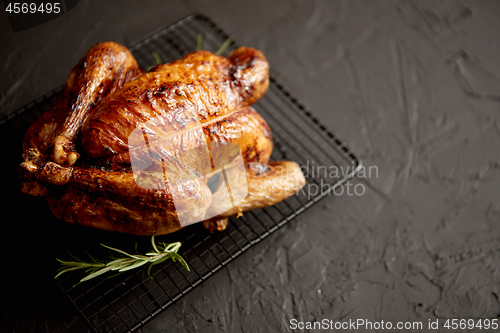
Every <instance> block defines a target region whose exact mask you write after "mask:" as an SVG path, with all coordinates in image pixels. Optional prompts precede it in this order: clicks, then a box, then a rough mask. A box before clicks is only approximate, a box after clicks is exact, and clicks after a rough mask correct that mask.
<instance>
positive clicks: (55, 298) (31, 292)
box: [0, 0, 500, 332]
mask: <svg viewBox="0 0 500 333" xmlns="http://www.w3.org/2000/svg"><path fill="white" fill-rule="evenodd" d="M193 12H200V13H204V14H206V15H207V16H209V17H210V18H212V19H213V20H214V21H215V22H216V23H218V24H219V25H220V26H221V27H222V28H223V29H224V30H226V31H227V32H228V33H229V34H230V35H231V36H233V37H234V38H235V39H236V40H237V41H238V43H239V44H241V45H248V46H253V47H256V48H259V49H261V50H262V51H263V52H264V54H265V55H266V56H267V57H268V59H269V61H270V63H271V66H272V67H273V68H274V69H275V70H277V72H278V73H279V76H280V77H279V79H280V80H281V81H282V82H283V83H284V85H285V86H286V87H287V88H288V89H289V90H290V91H291V92H292V93H293V94H294V95H295V96H297V97H298V99H299V100H300V101H301V102H302V103H303V104H305V105H306V106H307V107H308V108H309V109H311V110H312V111H313V113H314V114H315V115H316V116H317V117H318V118H319V119H320V120H321V121H322V122H323V123H324V124H325V125H327V127H328V128H329V129H330V130H331V131H332V132H333V133H335V134H336V135H337V136H338V137H339V138H341V139H342V140H344V141H345V142H346V143H347V145H348V146H349V147H350V148H352V150H353V151H354V152H355V153H356V154H357V155H358V156H359V157H360V158H361V160H362V161H363V163H364V165H365V166H376V167H377V168H378V175H375V174H373V173H372V177H371V178H362V179H355V180H354V183H353V184H363V185H364V186H365V187H366V193H365V194H364V195H362V196H347V195H344V196H335V195H332V196H330V197H327V198H325V199H324V200H322V201H321V202H320V203H319V204H317V205H316V206H314V207H313V208H312V209H310V210H308V211H307V212H306V213H304V214H302V215H301V216H300V217H298V218H297V219H295V220H294V221H292V222H291V223H289V224H288V225H287V226H286V227H285V228H283V229H281V230H280V231H278V232H277V233H276V234H274V235H272V236H271V237H270V238H268V239H266V240H265V241H264V242H262V243H260V244H259V245H257V246H256V247H255V248H253V249H251V250H250V251H249V252H248V253H246V254H244V255H243V256H241V257H240V258H238V259H237V260H236V261H235V262H233V263H231V264H230V265H229V266H228V267H226V268H225V269H223V270H222V271H220V272H219V273H217V274H216V275H215V276H213V277H212V278H210V279H209V280H208V281H206V282H205V283H203V284H202V285H201V286H199V287H197V288H196V289H195V290H194V291H192V292H191V293H189V294H188V295H187V296H185V297H184V298H182V299H181V300H180V301H179V302H177V303H176V304H175V305H173V306H172V307H171V308H169V309H168V310H167V311H165V312H163V313H162V314H161V315H160V316H159V317H158V318H156V319H154V320H153V321H151V322H150V323H148V324H147V325H145V326H144V327H143V329H142V330H141V331H142V332H192V331H203V332H219V331H224V332H274V331H275V332H289V331H292V330H291V329H290V328H289V320H290V319H291V318H296V319H298V320H301V321H312V320H321V319H323V318H328V319H332V320H349V319H353V320H355V319H359V318H362V319H368V320H371V321H376V320H384V321H393V322H396V321H422V322H424V323H426V322H427V321H428V319H432V320H435V319H436V318H440V319H444V318H467V319H468V318H497V317H499V316H500V300H499V295H500V290H499V285H500V271H499V269H500V243H499V241H500V225H499V223H500V186H499V185H500V153H499V146H500V116H499V115H500V57H499V55H500V35H499V34H498V31H500V2H498V1H494V0H492V1H440V2H437V1H430V0H429V1H347V0H346V1H285V0H283V1H269V0H266V1H264V0H257V1H211V0H207V1H106V2H103V1H100V2H98V1H81V2H80V3H79V4H78V5H77V6H76V7H75V8H74V9H72V10H71V11H70V12H68V13H67V14H65V15H63V16H61V17H59V18H57V19H55V20H53V21H50V22H47V23H45V24H43V25H40V26H38V27H35V28H32V29H29V30H25V31H21V32H17V33H12V32H11V30H10V27H9V21H8V19H7V17H6V15H5V13H4V12H3V11H2V13H1V14H0V31H2V33H1V34H0V42H1V44H0V45H1V47H0V49H1V51H0V77H1V82H0V97H1V100H0V110H1V111H0V112H1V114H0V115H1V116H4V115H7V114H9V113H11V112H13V111H15V110H16V109H17V108H19V107H21V106H23V105H24V104H27V103H28V102H30V101H31V100H33V99H35V98H37V97H39V96H40V95H42V94H44V93H46V92H48V91H50V90H52V89H53V88H56V87H58V86H60V85H61V84H62V83H63V82H64V80H65V78H66V76H67V74H68V73H69V71H70V69H71V68H72V66H74V64H75V63H76V62H77V61H78V59H79V58H80V57H81V56H82V55H83V54H84V53H85V52H86V51H87V50H88V49H89V48H90V47H91V46H92V45H93V44H95V43H96V42H99V41H103V40H114V41H117V42H120V43H123V44H125V45H127V46H131V45H133V44H134V43H135V42H137V41H139V40H141V39H143V38H144V37H146V36H148V35H150V34H151V33H153V32H155V31H158V30H161V29H162V28H163V27H165V26H167V25H169V24H171V23H174V22H175V21H177V20H179V19H181V18H183V17H185V16H187V15H188V14H190V13H193ZM14 162H15V163H13V165H14V164H16V163H18V162H19V161H14ZM7 163H12V162H11V161H8V162H7ZM6 177H10V176H8V175H6ZM16 198H21V199H23V200H24V199H25V198H24V197H22V196H16ZM16 200H17V199H16ZM11 201H12V200H11ZM17 204H19V202H17ZM11 206H12V205H11ZM5 209H7V211H8V210H9V209H11V210H12V208H9V207H5ZM18 212H19V211H18ZM17 216H18V218H16V221H17V222H16V223H18V224H19V225H20V226H22V228H23V229H22V232H21V234H25V235H27V236H26V237H28V238H29V237H30V232H32V230H33V228H32V225H30V223H34V222H33V221H29V220H26V219H24V220H23V214H18V215H17ZM38 228H39V229H40V231H41V232H43V230H44V229H43V228H40V227H38ZM12 229H17V227H10V229H8V230H9V233H10V231H12V232H13V230H12ZM13 233H14V232H13ZM42 236H43V234H42ZM31 237H32V238H34V236H33V235H31ZM11 249H12V248H11ZM39 251H41V253H43V249H39ZM50 259H51V260H52V258H50ZM9 263H10V267H11V268H12V272H13V274H9V275H8V276H7V278H8V279H9V280H8V281H9V283H10V285H7V286H8V292H7V293H6V298H5V301H3V304H2V313H5V314H6V317H7V321H6V322H4V323H2V324H1V325H6V326H1V327H2V331H3V330H4V329H5V332H13V331H15V332H66V331H70V332H85V331H86V328H85V326H84V324H83V322H81V321H80V320H79V318H78V316H77V315H76V314H75V313H74V312H73V311H72V308H71V307H70V306H68V303H66V301H65V299H64V297H63V296H62V295H59V294H58V293H57V288H55V287H54V286H52V284H51V283H52V282H51V280H50V279H46V278H43V277H41V276H40V275H41V274H42V273H37V272H36V271H35V272H33V271H28V270H27V269H26V268H23V267H24V266H23V265H21V264H20V263H19V261H15V260H12V261H10V262H9ZM17 271H19V272H21V273H23V274H21V276H22V277H25V276H27V278H29V279H30V282H29V283H30V285H29V287H26V285H25V284H23V283H21V282H19V281H21V279H19V278H18V275H16V274H14V273H15V272H17ZM42 272H43V271H42ZM30 274H31V275H30ZM34 277H37V279H34ZM442 322H444V321H442ZM296 331H299V330H296ZM424 331H425V330H424ZM483 331H484V330H483Z"/></svg>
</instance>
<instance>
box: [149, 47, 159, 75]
mask: <svg viewBox="0 0 500 333" xmlns="http://www.w3.org/2000/svg"><path fill="white" fill-rule="evenodd" d="M151 55H152V56H153V58H155V61H156V65H159V64H161V63H162V62H161V58H160V55H159V54H158V53H156V52H153V53H151ZM156 65H155V66H156ZM155 66H151V67H148V72H149V71H150V70H151V68H153V67H155Z"/></svg>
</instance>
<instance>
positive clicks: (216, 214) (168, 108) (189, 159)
mask: <svg viewBox="0 0 500 333" xmlns="http://www.w3.org/2000/svg"><path fill="white" fill-rule="evenodd" d="M268 67H269V65H268V63H267V61H266V59H265V57H264V55H263V54H262V53H261V52H260V51H258V50H255V49H252V48H246V47H241V48H238V49H236V50H234V51H233V52H231V53H230V54H229V56H228V57H227V58H225V57H222V56H217V55H214V54H212V53H210V52H207V51H196V52H192V53H189V54H188V55H186V56H185V57H183V58H182V59H180V60H177V61H174V62H172V63H169V64H165V65H158V66H156V67H154V68H153V69H152V70H151V71H150V72H148V73H144V72H143V71H142V70H141V69H140V68H139V67H138V65H137V62H136V61H135V59H134V58H133V56H132V55H131V54H130V52H129V51H128V50H127V49H126V48H125V47H123V46H121V45H119V44H117V43H114V42H105V43H99V44H97V45H96V46H94V47H93V48H92V49H90V50H89V52H88V53H87V54H86V55H85V56H84V57H83V58H82V59H81V60H80V61H79V63H78V64H77V65H76V66H75V67H74V68H73V70H72V71H71V73H70V75H69V77H68V79H67V81H66V84H65V87H64V90H63V92H62V94H61V96H60V97H59V99H58V101H57V102H56V104H55V106H54V107H53V108H52V109H51V110H50V111H48V112H46V113H45V114H43V115H42V116H41V117H40V118H39V119H38V120H37V121H35V122H34V123H33V124H32V126H31V127H30V128H29V129H28V131H27V133H26V135H25V139H24V142H23V149H24V153H23V159H24V162H23V163H22V164H21V165H20V168H19V170H20V175H21V179H22V189H21V190H22V191H23V192H24V193H27V194H31V195H35V196H45V197H46V200H47V202H48V204H49V207H50V209H51V210H52V212H53V214H54V215H55V216H56V217H58V218H59V219H61V220H64V221H67V222H71V223H76V224H80V225H84V226H90V227H95V228H99V229H104V230H111V231H118V232H124V233H131V234H136V235H152V234H157V235H161V234H167V233H171V232H174V231H176V230H179V229H180V228H182V226H183V224H182V223H181V221H191V222H193V221H194V222H196V221H204V225H205V227H206V228H207V229H209V230H210V231H214V230H223V229H224V228H225V227H226V225H227V221H228V220H227V218H228V217H229V216H232V215H236V214H240V213H241V212H243V211H247V210H251V209H255V208H260V207H265V206H268V205H273V204H275V203H277V202H279V201H281V200H283V199H285V198H287V197H288V196H290V195H292V194H294V193H295V192H297V191H298V190H299V189H300V188H301V187H302V186H303V185H304V183H305V179H304V176H303V175H302V172H301V171H300V168H299V166H298V165H297V164H296V163H294V162H269V157H270V155H271V151H272V146H273V143H272V136H271V130H270V128H269V126H268V125H267V123H266V121H265V120H264V119H263V118H262V117H261V116H260V115H259V114H258V113H257V112H256V111H255V110H254V109H253V108H251V105H252V104H253V103H254V102H255V101H257V100H258V99H259V98H260V97H261V96H262V95H264V93H265V92H266V90H267V87H268V85H269V76H268ZM214 144H220V145H219V146H214ZM151 147H161V149H159V150H158V151H156V152H155V155H154V158H153V157H152V156H153V153H152V150H151ZM200 147H205V148H200ZM206 147H209V148H208V150H209V153H210V159H209V160H208V161H209V162H208V163H207V159H206V158H205V159H204V156H205V155H204V154H206V149H207V148H206ZM210 147H212V148H210ZM214 147H219V148H217V149H215V148H214ZM220 147H222V148H220ZM234 147H237V148H239V149H236V151H235V152H233V150H234ZM231 149H232V150H231ZM238 154H240V155H241V158H242V160H243V161H244V165H245V169H243V170H244V172H243V173H241V172H237V170H236V168H232V169H231V168H227V171H224V172H223V174H224V177H225V179H226V180H230V181H232V182H233V183H234V184H240V185H241V187H238V188H235V189H233V191H234V195H241V196H242V198H244V199H243V200H240V201H239V202H237V203H236V204H232V205H231V204H229V205H228V203H227V202H223V201H221V200H219V199H218V198H219V196H218V195H223V193H222V192H223V191H224V189H225V188H226V187H225V186H224V184H223V183H219V184H218V187H216V188H215V189H213V190H211V189H210V188H209V186H208V184H207V182H208V180H209V177H210V176H212V175H213V174H214V173H213V172H212V173H210V172H211V171H213V170H214V163H215V161H216V160H217V161H219V162H220V161H222V162H220V163H230V162H231V159H233V158H234V157H235V156H240V155H238ZM207 165H208V167H207ZM224 165H225V164H224ZM228 165H229V164H228ZM138 166H139V167H141V168H142V169H137V168H138ZM221 170H222V169H221ZM245 170H246V171H245ZM219 173H220V171H219ZM158 184H163V185H162V186H159V185H158ZM240 189H245V192H244V193H243V192H242V193H238V191H240Z"/></svg>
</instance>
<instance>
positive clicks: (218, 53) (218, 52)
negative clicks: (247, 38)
mask: <svg viewBox="0 0 500 333" xmlns="http://www.w3.org/2000/svg"><path fill="white" fill-rule="evenodd" d="M231 42H232V40H231V38H228V39H227V40H226V41H225V42H224V44H222V45H221V47H220V48H219V49H218V50H217V52H215V54H216V55H221V54H222V53H224V51H226V49H227V48H228V47H229V45H231Z"/></svg>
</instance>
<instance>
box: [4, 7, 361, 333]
mask: <svg viewBox="0 0 500 333" xmlns="http://www.w3.org/2000/svg"><path fill="white" fill-rule="evenodd" d="M199 34H201V35H202V36H203V49H206V50H209V51H212V52H215V51H216V50H217V49H218V48H219V47H220V46H221V45H222V44H223V43H224V42H225V41H226V40H227V39H228V38H229V36H228V35H227V34H226V33H225V32H223V31H222V30H221V29H220V28H219V27H218V26H217V25H216V24H214V23H213V22H212V21H210V20H209V19H208V18H206V17H204V16H201V15H192V16H189V17H187V18H185V19H183V20H181V21H179V22H178V23H176V24H174V25H172V26H170V27H168V28H166V29H165V30H163V31H161V32H159V33H157V34H155V35H154V36H152V37H149V38H148V39H146V40H144V41H143V42H141V43H139V44H137V45H136V46H134V47H132V48H131V49H130V50H131V52H132V53H133V55H134V56H135V58H136V59H137V61H138V62H139V64H140V65H141V66H142V68H148V67H150V66H154V65H155V64H156V63H155V59H154V57H153V56H152V54H153V53H154V52H156V53H158V55H159V56H160V57H161V60H162V62H163V63H166V62H170V61H173V60H176V59H179V58H181V57H182V56H184V55H185V54H187V53H188V52H191V51H193V50H195V49H196V41H197V37H198V35H199ZM236 47H237V45H236V44H235V43H232V44H231V45H230V47H229V48H228V50H227V51H226V54H227V52H229V51H230V50H232V49H235V48H236ZM60 91H61V88H59V89H56V90H55V91H53V92H51V93H49V94H47V95H45V96H44V97H42V98H40V99H38V100H36V101H35V102H33V103H31V104H29V105H27V106H26V107H24V108H22V109H21V110H19V111H18V112H16V113H15V114H13V115H11V116H10V117H8V118H6V119H4V120H2V121H0V125H8V126H2V129H5V130H7V131H14V132H22V133H24V131H25V130H26V129H27V127H28V126H29V124H30V123H31V122H33V121H34V120H35V119H36V118H38V117H39V116H40V115H41V114H42V113H43V112H45V111H47V110H48V109H49V108H50V107H51V106H52V105H53V103H54V102H55V99H56V98H57V95H58V93H59V92H60ZM254 108H255V109H256V110H257V111H258V112H259V113H260V114H261V115H262V116H263V117H264V119H266V120H267V122H268V124H269V126H270V127H271V130H272V133H273V140H274V150H273V154H272V157H271V159H273V160H291V161H296V162H298V163H299V164H300V165H301V166H302V168H303V171H304V172H305V173H306V178H307V184H306V185H305V187H304V188H303V189H302V190H301V191H299V192H298V193H297V194H296V195H293V196H292V197H290V198H288V199H286V200H284V201H282V202H280V203H278V204H277V205H274V206H272V207H267V208H264V209H257V210H253V211H250V212H246V213H245V214H244V215H243V216H242V217H240V218H231V219H230V223H229V225H228V227H227V229H226V230H225V231H222V232H215V233H213V234H210V233H208V232H207V231H206V230H204V229H203V227H202V226H201V223H198V224H195V225H192V226H189V227H187V228H185V229H183V230H181V231H179V232H176V233H174V234H172V235H168V237H171V240H172V241H181V242H182V247H181V251H180V254H181V255H182V256H183V257H184V258H185V259H186V261H187V263H188V265H189V266H190V268H191V270H190V271H189V272H188V271H187V270H185V269H183V268H182V267H181V266H180V265H179V264H178V263H173V262H165V263H164V264H162V265H157V266H155V267H154V268H153V270H152V271H151V274H152V276H153V279H151V278H150V277H149V276H148V275H147V274H146V272H145V270H144V269H143V270H141V269H139V270H136V271H135V272H129V273H127V274H123V275H120V276H118V277H115V278H112V279H104V280H98V279H96V280H97V281H92V280H90V281H89V282H85V283H82V284H79V285H77V286H75V283H76V282H77V281H78V278H80V277H81V275H80V276H77V274H76V273H75V274H73V275H67V276H66V277H65V278H62V279H59V280H58V283H59V285H60V287H61V288H62V290H63V291H64V293H65V294H66V295H67V296H68V297H69V299H70V301H71V302H72V303H73V304H74V305H75V307H76V308H77V310H78V312H79V314H80V315H81V317H82V318H83V319H84V320H85V322H86V323H87V325H88V326H89V328H90V329H91V330H92V331H95V332H133V331H136V330H138V329H139V328H140V327H141V326H142V325H143V324H144V323H146V322H147V321H149V320H151V319H152V318H154V317H155V316H156V315H158V314H159V313H160V312H161V311H162V310H165V309H166V308H167V307H169V306H170V305H172V304H173V303H174V302H175V301H177V300H179V299H180V298H181V297H182V296H184V295H185V294H186V293H188V292H189V291H191V290H192V289H193V288H195V287H196V286H198V285H199V284H200V283H202V282H203V281H204V280H206V279H207V278H209V277H210V276H212V275H213V274H214V273H215V272H217V271H218V270H220V269H221V268H223V267H224V266H226V265H227V264H228V263H229V262H231V261H232V260H234V259H235V258H236V257H238V256H239V255H241V254H242V253H243V252H245V251H247V250H249V249H250V248H251V247H252V246H254V245H255V244H257V243H259V242H260V241H262V240H263V239H264V238H266V237H267V236H269V235H270V234H271V233H273V232H274V231H276V230H277V229H279V228H280V227H282V226H283V225H284V224H285V223H287V222H288V221H290V220H292V219H293V218H294V217H296V216H297V215H298V214H300V213H301V212H303V211H304V210H305V209H307V208H309V207H311V206H312V205H314V204H315V203H316V202H318V201H319V200H320V199H321V198H323V197H325V196H328V195H330V194H331V193H332V191H335V190H336V189H337V188H338V187H339V186H341V185H342V184H343V183H345V182H346V181H348V180H349V179H350V178H351V177H353V176H354V175H355V174H356V173H357V172H358V171H359V170H360V169H361V163H360V161H359V160H358V159H357V158H356V157H355V156H354V155H353V154H352V153H351V152H350V151H349V149H348V148H347V147H346V146H345V145H344V143H342V142H341V141H340V140H338V139H337V138H336V137H335V136H334V135H333V134H331V133H330V132H329V131H328V130H327V129H326V128H325V127H324V126H323V125H321V124H320V123H319V122H318V120H317V119H316V118H314V116H313V115H312V114H311V113H310V112H309V111H308V110H307V109H306V108H304V107H303V106H302V105H301V104H300V103H299V102H298V101H297V100H296V99H295V98H294V97H292V96H291V95H290V93H288V92H287V91H286V90H285V88H284V87H283V86H282V85H281V84H279V83H278V82H277V81H276V80H275V79H274V78H273V75H272V72H271V84H270V87H269V90H268V92H267V93H266V95H265V96H264V97H263V98H261V99H260V100H259V101H258V102H257V103H256V104H255V105H254ZM332 167H334V168H337V170H343V172H345V173H344V174H345V176H341V175H342V173H341V172H339V173H338V174H339V177H334V176H335V174H332V173H330V174H327V172H325V171H323V172H320V170H331V168H332ZM314 170H316V172H314Z"/></svg>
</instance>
